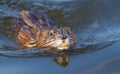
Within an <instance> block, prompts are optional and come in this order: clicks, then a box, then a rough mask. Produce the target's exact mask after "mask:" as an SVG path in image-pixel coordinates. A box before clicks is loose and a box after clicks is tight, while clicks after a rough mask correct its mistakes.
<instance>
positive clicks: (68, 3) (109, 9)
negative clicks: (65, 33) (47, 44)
mask: <svg viewBox="0 0 120 74" xmlns="http://www.w3.org/2000/svg"><path fill="white" fill-rule="evenodd" d="M119 4H120V2H119V1H117V0H116V1H114V0H105V1H104V0H79V1H78V0H74V1H72V0H65V1H64V0H50V1H44V0H40V1H39V0H30V1H27V0H26V1H23V0H20V1H17V0H12V1H8V0H4V1H1V2H0V27H1V30H0V55H1V57H2V56H4V57H9V60H10V61H12V60H13V62H14V63H16V61H17V60H18V59H12V60H11V58H22V59H21V60H19V61H20V65H24V64H23V63H26V65H27V66H28V67H32V66H33V65H29V64H32V63H36V64H35V66H37V65H38V64H39V62H40V63H41V64H39V67H37V68H40V69H41V71H39V69H36V70H34V71H36V72H43V71H45V70H43V69H46V68H49V67H47V65H51V66H52V68H53V69H50V70H48V72H45V73H46V74H48V73H49V72H50V73H57V72H58V74H61V72H60V71H63V72H64V74H67V73H69V74H73V72H71V71H70V70H72V69H73V68H72V67H74V68H75V69H74V72H75V73H76V74H78V73H79V72H80V71H81V73H82V70H83V71H85V70H86V68H89V67H88V66H89V65H90V64H92V62H96V61H97V60H98V59H97V58H100V59H102V58H101V57H99V56H100V55H101V56H102V55H103V57H104V56H107V57H108V56H109V55H111V54H106V53H107V52H110V53H112V51H114V53H113V54H112V55H114V54H115V53H116V52H115V50H112V49H114V48H116V47H117V45H119V44H116V42H118V41H119V40H120V25H119V24H120V22H119V20H120V14H119V13H120V10H119V8H120V6H119ZM19 9H27V10H33V9H39V10H43V11H45V12H46V13H47V14H48V15H49V16H51V17H53V19H54V20H55V21H56V22H57V23H58V26H60V27H64V26H70V27H71V28H72V29H73V31H74V32H75V34H76V39H77V44H76V46H75V47H74V48H73V50H69V51H65V52H57V51H56V52H54V53H53V52H42V51H38V50H37V49H36V48H35V49H34V48H33V49H32V50H29V49H28V50H25V51H18V49H19V47H18V46H17V45H16V44H14V43H13V42H12V40H11V39H10V38H8V37H9V36H8V35H12V34H9V33H6V32H7V31H8V30H7V29H6V28H7V27H8V26H11V24H10V21H9V19H10V18H9V17H17V13H16V11H15V10H19ZM114 44H115V45H116V46H114ZM108 47H111V48H110V50H109V49H108ZM118 48H120V47H118ZM101 49H104V50H101ZM97 50H99V51H97ZM94 51H96V52H94ZM116 51H118V52H119V50H117V49H116ZM90 52H91V53H90ZM99 52H101V54H100V53H99ZM103 52H104V53H103ZM118 52H117V53H118ZM97 53H98V54H97ZM102 53H103V54H102ZM78 54H79V55H78ZM87 54H88V55H89V54H92V55H96V58H94V59H93V58H92V57H94V56H92V57H91V56H90V57H91V59H88V58H89V57H88V56H86V55H87ZM61 55H64V56H70V57H69V58H68V59H69V61H68V64H69V65H68V67H67V68H66V69H61V68H59V67H56V65H54V64H51V61H50V58H54V59H59V58H56V56H61ZM112 55H111V56H112ZM48 56H49V60H48ZM51 56H52V57H51ZM116 56H117V55H116ZM42 57H46V58H42ZM83 57H84V58H83ZM2 58H3V57H2ZM28 58H31V59H28ZM38 58H41V59H39V60H37V59H38ZM61 58H62V59H63V58H64V57H63V56H62V57H61ZM61 58H60V59H61ZM76 58H77V59H78V60H77V59H76ZM81 58H82V59H81ZM25 59H27V61H25ZM34 59H35V61H34ZM74 59H75V61H74ZM80 59H81V60H80ZM22 60H23V61H22ZM29 60H30V61H32V62H29ZM43 60H44V62H43ZM82 60H84V61H82ZM89 60H91V61H92V62H89V64H86V63H87V61H89ZM104 60H105V59H104ZM104 60H103V59H102V61H103V62H104ZM1 61H3V62H4V61H5V62H6V61H7V59H4V58H3V60H2V59H1ZM46 61H47V62H46ZM71 61H74V62H71ZM78 61H79V62H81V61H82V62H81V64H80V66H83V67H80V66H79V67H75V65H76V66H77V64H79V63H78ZM17 62H18V61H17ZM48 62H50V64H47V63H48ZM69 62H70V63H69ZM76 62H77V63H76ZM83 62H84V63H83ZM27 63H29V64H27ZM42 63H44V64H47V65H44V66H45V67H44V68H43V69H42V67H40V66H43V64H42ZM57 63H58V62H57ZM96 63H98V61H97V62H96ZM5 64H6V63H3V66H5V67H4V68H6V67H7V68H9V67H10V66H11V65H9V64H6V65H5ZM82 64H83V65H82ZM85 64H86V65H85ZM7 65H8V66H7ZM66 65H67V64H66ZM3 66H2V67H3ZM12 66H13V68H16V71H17V72H19V71H20V70H18V69H21V68H24V67H23V66H19V65H17V64H15V65H14V64H13V63H12ZM35 66H33V67H34V68H35ZM25 68H27V67H25ZM59 69H60V71H58V70H59ZM78 69H79V70H80V71H78ZM2 70H3V69H2ZM22 70H23V69H22ZM30 70H32V68H30ZM42 70H43V71H42ZM51 70H53V71H54V72H52V71H51ZM9 71H13V69H11V70H9ZM9 71H8V72H9ZM27 71H28V69H25V70H24V72H26V73H29V72H27ZM2 72H3V73H4V70H3V71H2ZM13 72H14V73H13V74H15V71H13ZM11 73H12V72H11ZM34 73H35V72H34ZM86 73H87V72H86ZM88 73H89V71H88ZM83 74H85V73H83ZM93 74H96V73H93ZM97 74H98V73H97Z"/></svg>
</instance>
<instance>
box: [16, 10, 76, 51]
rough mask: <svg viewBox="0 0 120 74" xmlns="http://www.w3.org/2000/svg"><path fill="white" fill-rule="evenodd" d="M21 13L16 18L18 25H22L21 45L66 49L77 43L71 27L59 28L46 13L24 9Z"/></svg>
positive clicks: (18, 32)
mask: <svg viewBox="0 0 120 74" xmlns="http://www.w3.org/2000/svg"><path fill="white" fill-rule="evenodd" d="M19 15H20V17H19V18H17V19H16V20H17V25H20V26H19V30H18V31H17V39H18V42H19V44H20V45H21V46H24V47H28V48H33V47H37V48H43V49H44V48H45V49H47V50H49V49H52V48H57V49H58V50H64V49H69V48H70V47H71V46H73V45H75V43H76V39H75V35H74V33H73V32H72V31H71V29H70V28H69V27H64V28H58V27H57V25H54V24H55V23H53V22H52V20H51V19H50V17H49V16H48V15H46V14H45V13H43V12H40V11H36V10H32V11H27V10H22V11H20V12H19Z"/></svg>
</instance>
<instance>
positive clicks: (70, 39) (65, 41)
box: [38, 28, 76, 50]
mask: <svg viewBox="0 0 120 74" xmlns="http://www.w3.org/2000/svg"><path fill="white" fill-rule="evenodd" d="M45 32H46V33H45ZM45 32H43V34H44V35H42V36H44V37H42V41H40V42H39V43H38V46H42V47H48V48H57V49H59V50H64V49H68V48H69V47H71V46H73V45H74V44H75V43H76V40H75V37H74V34H73V33H72V32H71V29H70V28H60V29H51V30H47V31H46V30H45ZM39 37H40V36H39ZM43 38H45V39H43ZM40 40H41V39H40ZM41 44H43V45H41Z"/></svg>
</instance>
